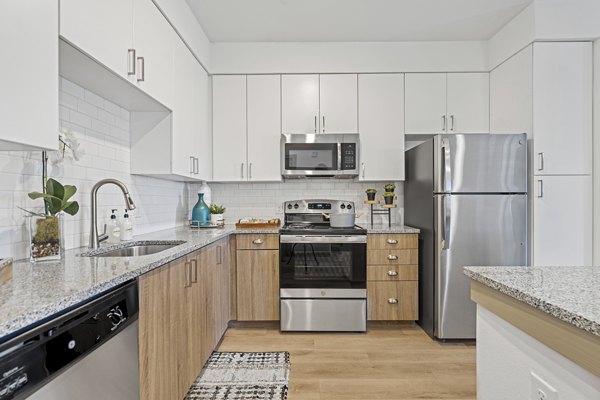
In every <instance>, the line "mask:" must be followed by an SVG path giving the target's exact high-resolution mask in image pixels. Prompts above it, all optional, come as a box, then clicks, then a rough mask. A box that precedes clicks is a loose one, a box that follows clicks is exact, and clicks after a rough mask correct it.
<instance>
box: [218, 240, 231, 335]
mask: <svg viewBox="0 0 600 400" xmlns="http://www.w3.org/2000/svg"><path fill="white" fill-rule="evenodd" d="M216 251H217V252H216V258H217V259H216V265H217V270H218V277H219V279H218V282H217V287H218V288H219V310H218V311H217V329H216V332H217V342H218V341H219V340H220V339H221V337H222V336H223V334H224V333H225V331H226V330H227V325H228V324H229V315H230V314H231V302H230V296H231V286H230V283H229V278H230V264H229V238H225V239H221V240H219V241H218V242H217V246H216Z"/></svg>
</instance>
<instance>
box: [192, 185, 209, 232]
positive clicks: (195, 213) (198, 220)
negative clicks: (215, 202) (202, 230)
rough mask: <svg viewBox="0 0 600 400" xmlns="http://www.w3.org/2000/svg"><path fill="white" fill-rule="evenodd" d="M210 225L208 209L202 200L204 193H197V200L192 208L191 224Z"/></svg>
mask: <svg viewBox="0 0 600 400" xmlns="http://www.w3.org/2000/svg"><path fill="white" fill-rule="evenodd" d="M206 225H210V210H209V208H208V206H207V205H206V203H205V202H204V193H198V202H197V203H196V205H195V206H194V208H193V210H192V226H206Z"/></svg>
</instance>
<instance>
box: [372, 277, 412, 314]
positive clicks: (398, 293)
mask: <svg viewBox="0 0 600 400" xmlns="http://www.w3.org/2000/svg"><path fill="white" fill-rule="evenodd" d="M418 290H419V285H418V282H417V281H398V282H369V283H368V285H367V310H368V311H367V316H368V319H369V320H371V321H415V320H417V319H418V318H419V306H418Z"/></svg>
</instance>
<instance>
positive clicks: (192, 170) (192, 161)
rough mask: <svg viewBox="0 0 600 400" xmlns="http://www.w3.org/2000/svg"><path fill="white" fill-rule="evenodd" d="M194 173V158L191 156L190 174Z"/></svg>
mask: <svg viewBox="0 0 600 400" xmlns="http://www.w3.org/2000/svg"><path fill="white" fill-rule="evenodd" d="M193 173H194V156H190V174H193Z"/></svg>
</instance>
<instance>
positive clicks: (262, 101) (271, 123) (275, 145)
mask: <svg viewBox="0 0 600 400" xmlns="http://www.w3.org/2000/svg"><path fill="white" fill-rule="evenodd" d="M247 79H248V180H252V181H280V180H281V161H280V160H281V156H280V138H281V77H280V75H249V76H248V77H247Z"/></svg>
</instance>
